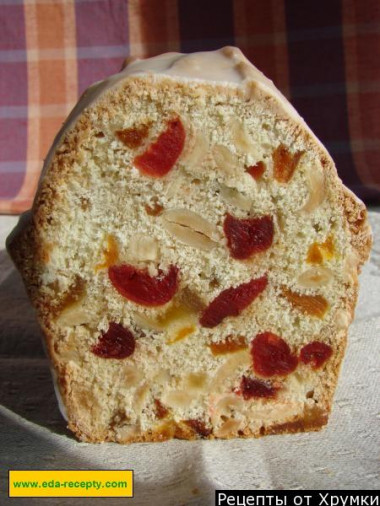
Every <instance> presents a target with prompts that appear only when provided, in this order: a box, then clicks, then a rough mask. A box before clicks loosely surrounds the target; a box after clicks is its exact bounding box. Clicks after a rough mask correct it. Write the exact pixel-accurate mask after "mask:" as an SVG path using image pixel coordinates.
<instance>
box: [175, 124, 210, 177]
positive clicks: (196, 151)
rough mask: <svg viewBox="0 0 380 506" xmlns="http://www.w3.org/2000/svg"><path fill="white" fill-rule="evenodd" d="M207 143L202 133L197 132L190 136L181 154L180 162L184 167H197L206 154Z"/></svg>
mask: <svg viewBox="0 0 380 506" xmlns="http://www.w3.org/2000/svg"><path fill="white" fill-rule="evenodd" d="M208 150H209V145H208V142H207V140H206V137H205V135H204V134H202V133H200V132H197V133H195V134H193V136H192V142H190V143H189V145H188V147H187V149H186V152H185V153H184V154H183V155H182V162H183V163H184V165H185V168H186V169H190V170H191V169H195V170H197V169H199V168H200V167H201V165H202V163H203V161H204V159H205V158H206V156H207V153H208Z"/></svg>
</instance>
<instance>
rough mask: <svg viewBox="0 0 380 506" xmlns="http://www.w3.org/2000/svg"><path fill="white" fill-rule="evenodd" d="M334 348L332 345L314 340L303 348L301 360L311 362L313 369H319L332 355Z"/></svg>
mask: <svg viewBox="0 0 380 506" xmlns="http://www.w3.org/2000/svg"><path fill="white" fill-rule="evenodd" d="M332 353H333V350H332V348H331V346H330V345H328V344H325V343H321V342H320V341H313V342H311V343H309V344H307V345H306V346H304V347H303V348H302V349H301V353H300V360H301V362H303V363H304V364H310V365H311V367H312V368H313V369H319V368H320V367H322V366H323V364H324V363H325V362H326V361H327V360H328V359H329V358H330V357H331V355H332Z"/></svg>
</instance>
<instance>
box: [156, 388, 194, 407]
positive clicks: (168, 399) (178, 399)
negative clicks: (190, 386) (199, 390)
mask: <svg viewBox="0 0 380 506" xmlns="http://www.w3.org/2000/svg"><path fill="white" fill-rule="evenodd" d="M193 400H194V395H192V394H190V393H189V392H186V391H185V390H171V391H170V392H168V393H167V394H165V396H164V397H163V399H162V401H163V403H164V404H165V405H166V406H169V407H170V408H173V409H184V408H187V407H188V406H189V404H191V402H192V401H193Z"/></svg>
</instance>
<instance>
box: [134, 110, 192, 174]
mask: <svg viewBox="0 0 380 506" xmlns="http://www.w3.org/2000/svg"><path fill="white" fill-rule="evenodd" d="M185 138H186V132H185V128H184V126H183V124H182V122H181V120H180V119H179V118H175V119H172V120H170V121H169V122H168V125H167V127H166V130H165V131H164V132H162V133H161V134H160V135H159V136H158V139H157V140H156V141H155V142H154V143H153V144H151V145H150V146H149V147H148V149H147V150H146V151H145V152H144V153H143V154H141V155H139V156H136V157H135V159H134V160H133V163H134V165H135V166H136V167H137V168H138V169H139V170H140V171H141V172H142V173H143V174H146V175H148V176H153V177H163V176H165V175H166V174H167V173H168V172H169V171H170V170H171V169H172V168H173V167H174V164H175V163H176V161H177V160H178V158H179V156H180V154H181V153H182V150H183V147H184V144H185Z"/></svg>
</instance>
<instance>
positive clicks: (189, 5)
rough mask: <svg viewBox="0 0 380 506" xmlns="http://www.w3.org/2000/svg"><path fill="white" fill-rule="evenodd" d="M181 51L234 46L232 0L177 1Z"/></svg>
mask: <svg viewBox="0 0 380 506" xmlns="http://www.w3.org/2000/svg"><path fill="white" fill-rule="evenodd" d="M178 17H179V28H180V38H181V51H183V52H185V53H189V52H192V51H202V50H203V51H209V50H212V49H219V48H220V47H222V46H226V45H233V44H234V40H235V39H234V17H233V0H224V1H206V2H205V1H204V0H191V1H189V0H179V1H178Z"/></svg>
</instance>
